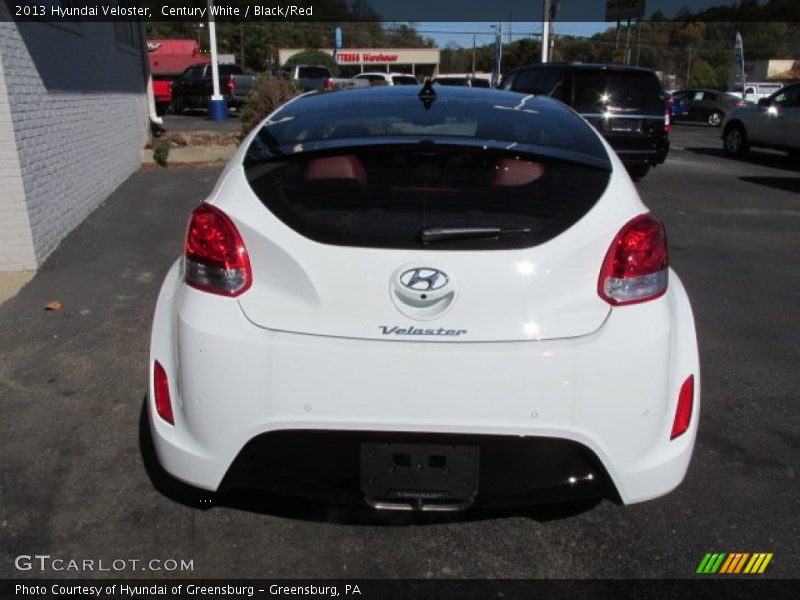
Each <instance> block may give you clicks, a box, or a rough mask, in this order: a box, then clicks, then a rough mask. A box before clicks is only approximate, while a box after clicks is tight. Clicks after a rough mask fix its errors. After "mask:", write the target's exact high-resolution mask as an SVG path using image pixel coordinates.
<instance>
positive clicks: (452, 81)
mask: <svg viewBox="0 0 800 600" xmlns="http://www.w3.org/2000/svg"><path fill="white" fill-rule="evenodd" d="M433 83H438V84H439V85H457V86H461V87H476V88H490V87H492V85H491V83H490V82H489V80H488V79H485V78H483V77H472V76H470V75H439V76H437V77H435V78H434V80H433Z"/></svg>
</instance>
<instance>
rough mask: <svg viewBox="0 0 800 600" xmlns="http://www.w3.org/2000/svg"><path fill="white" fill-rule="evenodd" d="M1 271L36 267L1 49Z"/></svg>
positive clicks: (28, 269)
mask: <svg viewBox="0 0 800 600" xmlns="http://www.w3.org/2000/svg"><path fill="white" fill-rule="evenodd" d="M0 184H1V188H2V192H0V243H2V248H1V249H0V271H30V270H33V269H35V268H36V255H35V253H34V250H33V238H32V237H31V226H30V221H29V220H28V207H27V206H26V204H25V188H24V186H23V185H22V174H21V173H20V168H19V158H18V156H17V144H16V141H15V140H14V126H13V123H12V122H11V110H10V108H9V105H8V94H7V90H6V79H5V76H4V74H3V53H2V52H0Z"/></svg>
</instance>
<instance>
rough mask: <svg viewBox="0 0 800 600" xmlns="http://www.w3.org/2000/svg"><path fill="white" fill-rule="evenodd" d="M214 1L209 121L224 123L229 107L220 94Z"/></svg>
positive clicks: (210, 28) (210, 15)
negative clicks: (211, 91)
mask: <svg viewBox="0 0 800 600" xmlns="http://www.w3.org/2000/svg"><path fill="white" fill-rule="evenodd" d="M213 7H214V0H208V42H209V44H210V45H211V89H212V90H213V93H212V95H211V99H210V100H209V101H208V120H209V121H224V120H225V119H227V118H228V105H227V104H226V103H225V98H223V97H222V95H221V94H220V93H219V59H218V58H217V25H216V23H215V22H214V13H213V12H212V8H213Z"/></svg>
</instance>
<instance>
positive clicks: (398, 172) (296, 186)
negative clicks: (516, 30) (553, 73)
mask: <svg viewBox="0 0 800 600" xmlns="http://www.w3.org/2000/svg"><path fill="white" fill-rule="evenodd" d="M379 89H380V91H381V92H383V91H384V90H387V89H402V88H375V89H373V90H370V91H369V92H375V91H376V90H379ZM456 89H457V88H456ZM466 91H468V90H466ZM369 92H366V91H365V92H363V93H369ZM360 93H361V92H358V91H353V92H347V93H342V94H340V96H342V97H346V98H353V99H354V101H353V102H352V103H350V104H351V106H352V110H354V111H355V112H356V113H358V115H355V114H354V115H351V117H352V118H347V117H342V118H341V119H340V120H339V121H338V122H337V121H336V119H331V117H330V115H335V114H340V113H338V112H337V110H336V109H337V108H340V109H341V110H345V108H344V107H345V106H346V105H342V106H341V107H337V106H334V107H328V110H327V111H319V115H320V116H319V119H320V122H325V123H331V122H332V125H333V127H334V131H333V132H332V133H331V134H330V135H328V136H327V137H326V138H325V139H324V140H319V141H317V142H314V143H309V144H295V145H293V146H289V145H280V146H278V145H277V144H279V143H280V141H281V139H282V138H286V137H288V138H289V139H290V140H295V139H297V137H298V136H299V137H301V138H302V137H303V136H307V135H308V132H309V130H310V129H313V128H314V127H315V126H316V125H318V124H319V123H318V124H313V123H312V124H311V125H309V126H303V127H300V121H299V119H300V117H299V116H296V115H303V118H304V119H306V121H307V120H308V119H311V117H310V115H313V114H317V113H316V111H314V110H313V109H314V108H317V107H315V106H314V103H311V106H305V107H304V106H302V105H301V106H300V107H295V110H297V112H296V113H295V114H294V115H292V114H287V115H284V116H283V117H282V116H281V115H280V114H279V115H276V116H274V117H273V120H272V123H273V125H268V126H265V128H264V130H263V131H262V133H261V135H260V136H258V137H257V138H256V139H255V141H254V142H253V145H252V147H251V148H250V152H249V154H248V157H247V159H246V160H245V164H244V169H243V170H237V171H234V172H233V173H232V177H229V179H228V181H226V183H225V184H224V186H223V188H222V190H221V192H220V193H221V195H222V196H225V195H226V194H227V193H228V192H227V190H228V189H229V190H231V194H233V193H234V190H235V192H236V193H242V192H241V190H242V189H243V187H244V188H245V189H249V193H252V195H253V196H254V201H253V202H251V203H231V205H230V208H229V207H227V206H225V207H223V208H224V209H225V210H227V211H228V212H229V214H230V215H231V217H232V218H233V219H234V220H235V221H236V223H237V227H238V228H239V230H240V232H241V234H242V236H243V238H244V241H245V245H246V246H247V249H248V252H249V256H250V261H251V263H252V269H253V284H252V287H251V289H249V290H248V291H247V292H246V293H245V294H243V295H242V296H241V297H240V298H239V302H240V305H241V307H242V309H243V311H244V313H245V315H246V316H247V318H248V319H249V320H250V321H252V322H253V323H255V324H257V325H259V326H261V327H265V328H269V329H275V330H282V331H289V332H297V333H305V334H314V335H328V336H340V337H349V338H360V339H375V340H392V341H419V342H447V341H450V342H453V341H468V342H477V341H516V340H531V339H554V338H569V337H575V336H581V335H586V334H589V333H592V332H594V331H596V330H597V329H598V328H599V327H601V326H602V324H603V322H604V321H605V319H606V317H607V316H608V313H609V310H610V309H609V306H608V304H606V303H605V302H603V301H602V300H601V299H600V298H599V297H598V293H597V278H598V275H599V269H600V265H601V263H602V261H603V257H604V255H605V253H606V251H607V249H608V245H609V243H610V240H611V238H612V237H613V235H614V234H615V233H616V229H617V228H618V227H619V224H620V217H622V218H625V216H626V215H627V214H629V213H630V210H631V207H630V203H628V202H626V201H625V194H619V192H620V190H616V192H615V191H614V190H612V191H607V188H608V187H609V180H610V175H611V171H610V165H609V163H608V156H607V153H606V152H605V150H604V148H603V147H602V144H601V143H600V141H599V140H598V139H597V137H596V136H595V135H594V134H593V132H592V131H591V130H590V129H589V128H588V127H586V125H585V124H583V123H582V121H581V120H580V119H577V118H575V116H574V115H573V114H572V113H570V112H569V111H567V110H566V109H564V108H563V106H561V105H559V103H557V102H554V101H552V100H550V99H544V100H536V101H534V102H532V105H531V106H529V108H528V111H529V112H527V113H521V114H516V113H506V112H505V111H503V112H500V111H497V113H498V116H502V117H503V119H502V120H497V121H496V123H494V125H493V126H494V127H495V128H497V127H501V126H502V127H506V126H509V125H515V124H516V121H517V120H518V119H520V118H522V119H526V120H529V119H531V118H532V117H534V116H535V118H536V122H537V123H543V124H544V125H543V127H544V128H543V129H542V128H539V129H533V128H532V129H531V131H530V133H531V136H532V137H530V138H528V139H526V137H525V135H523V134H524V132H520V131H517V132H516V133H514V132H507V133H506V135H509V136H510V135H514V136H516V139H517V140H520V141H521V142H526V141H528V142H530V141H535V140H538V141H549V142H551V143H552V144H555V143H556V142H559V143H560V144H561V146H563V147H557V146H554V145H547V146H545V145H540V146H536V145H533V144H530V143H518V142H514V143H511V144H509V143H508V142H500V141H498V140H496V139H495V137H499V135H498V136H494V135H492V131H489V130H483V131H478V130H476V124H475V123H474V116H467V115H470V113H469V110H473V109H474V107H472V106H471V105H469V104H468V105H467V106H465V107H464V108H465V111H466V112H465V113H464V115H465V116H464V120H462V119H461V118H460V116H459V115H460V113H459V107H458V106H455V105H452V104H451V105H450V106H447V103H445V102H441V100H436V101H435V102H434V103H433V107H431V108H430V109H429V110H428V111H427V112H425V109H424V108H423V109H422V112H420V113H419V114H417V117H418V118H416V119H415V121H414V122H412V121H411V120H409V119H407V120H406V121H405V123H404V122H402V121H401V120H398V119H395V120H394V121H393V125H392V128H391V130H392V131H393V132H394V133H397V132H398V131H399V130H401V129H404V128H405V131H406V133H407V135H394V136H386V137H382V136H370V135H369V133H370V127H372V130H371V131H372V132H375V131H376V128H377V124H376V123H371V122H370V116H369V113H370V112H371V111H372V110H374V111H375V112H376V119H385V118H387V117H386V116H385V115H386V113H387V112H388V113H390V112H391V110H390V108H391V107H389V106H387V107H384V108H383V109H382V108H381V106H380V103H378V105H377V106H366V107H365V106H364V105H359V103H358V102H357V101H355V99H356V98H357V96H358V94H360ZM459 93H461V92H460V90H459ZM485 94H487V98H488V99H489V101H490V102H491V104H490V108H492V109H493V110H497V108H502V106H503V105H504V104H506V103H509V104H511V105H517V106H519V105H520V99H522V98H523V96H521V95H519V94H505V93H500V92H486V93H485ZM331 96H333V95H332V94H331ZM509 97H510V98H509ZM301 102H303V100H300V101H297V102H296V103H292V104H290V105H289V106H292V105H294V104H300V103H301ZM413 102H414V105H413V107H414V109H416V108H417V101H416V99H415V100H414V101H413ZM526 102H527V101H526ZM306 104H308V103H307V102H306ZM437 104H438V105H439V107H438V111H441V112H442V116H443V120H440V119H439V116H437V115H436V114H435V113H434V114H431V111H433V110H434V109H436V108H437ZM553 107H556V109H557V110H551V109H552V108H553ZM475 112H476V113H479V112H480V111H475ZM549 113H552V114H549ZM378 115H379V116H378ZM444 115H447V116H444ZM326 119H327V120H326ZM466 119H473V123H472V125H471V127H472V128H471V129H470V125H469V122H468V121H467V120H466ZM565 119H566V120H565ZM292 127H298V129H297V131H296V132H295V133H292V132H291V128H292ZM326 127H327V125H326ZM287 129H288V130H290V131H287ZM551 129H552V132H554V135H555V134H557V135H559V136H562V137H561V138H555V137H550V138H548V135H549V134H550V132H551ZM337 131H338V133H336V132H337ZM420 131H424V132H425V133H427V134H428V135H425V136H420V135H419V133H420ZM455 131H460V132H461V133H462V135H461V136H456V135H452V134H453V133H454V132H455ZM385 132H387V133H388V132H389V130H388V129H387V130H385ZM412 133H413V134H414V135H412ZM476 133H479V134H481V135H482V136H484V137H482V138H480V139H481V141H480V142H479V143H476V138H475V134H476ZM494 133H495V134H497V133H498V131H496V130H495V131H494ZM470 134H471V135H470ZM564 136H566V137H564ZM586 136H588V138H586ZM584 138H586V139H584ZM592 140H593V141H592ZM567 147H569V148H573V149H574V150H566V148H567ZM575 150H584V151H585V152H586V153H579V152H576V151H575ZM243 179H244V180H246V181H243ZM624 191H627V190H624ZM606 193H611V194H614V195H617V196H620V200H618V201H617V202H615V203H608V204H609V205H610V207H611V208H610V210H608V209H606V210H603V211H598V210H593V209H594V208H595V207H596V205H597V203H598V201H599V199H600V198H601V197H602V196H603V195H604V194H606ZM634 197H635V196H634ZM255 199H257V201H255ZM241 206H246V207H247V208H239V207H241ZM589 213H592V214H593V215H595V218H594V219H590V218H587V215H589ZM623 222H624V221H623ZM598 224H600V226H599V227H598Z"/></svg>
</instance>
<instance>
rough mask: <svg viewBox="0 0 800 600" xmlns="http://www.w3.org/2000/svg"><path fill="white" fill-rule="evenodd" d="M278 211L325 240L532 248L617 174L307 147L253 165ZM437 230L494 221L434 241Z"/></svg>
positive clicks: (425, 152)
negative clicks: (318, 150) (474, 233)
mask: <svg viewBox="0 0 800 600" xmlns="http://www.w3.org/2000/svg"><path fill="white" fill-rule="evenodd" d="M246 174H247V178H248V180H249V182H250V185H251V187H252V189H253V191H254V192H255V194H256V195H257V196H258V198H260V199H261V201H262V202H263V203H264V204H265V205H266V206H267V208H269V210H270V211H272V213H273V214H274V215H275V216H276V217H277V218H278V219H280V220H281V221H283V222H284V223H285V224H286V225H288V226H289V227H291V228H292V229H294V230H295V231H296V232H298V233H300V234H301V235H303V236H305V237H307V238H310V239H312V240H315V241H317V242H321V243H325V244H335V245H341V246H360V247H372V248H403V249H421V248H425V249H431V250H473V249H488V250H493V249H510V248H525V247H531V246H534V245H537V244H540V243H542V242H545V241H547V240H549V239H551V238H553V237H555V236H556V235H558V234H559V233H561V232H563V231H565V230H566V229H568V228H569V227H571V226H572V225H573V224H574V223H575V222H577V221H578V219H580V218H581V217H582V216H583V215H584V214H586V212H588V211H589V209H590V208H591V207H592V206H594V204H595V203H596V202H597V200H598V198H599V197H600V196H601V194H602V193H603V190H604V189H605V187H606V185H607V183H608V178H609V172H608V171H607V170H604V169H599V168H595V167H588V166H584V165H579V164H575V163H570V162H566V161H561V160H555V159H550V158H541V157H534V156H526V155H521V154H518V153H509V152H502V151H487V150H486V149H481V148H465V147H463V146H437V147H436V148H435V149H432V148H426V147H420V146H419V145H416V144H409V145H400V146H374V147H357V148H355V147H351V148H347V149H341V150H340V151H337V152H324V153H314V154H307V153H302V154H298V155H294V156H292V157H287V158H286V159H283V160H273V161H269V162H263V163H259V164H252V165H250V166H249V167H247V168H246ZM437 228H444V229H449V230H452V229H453V228H470V229H473V230H474V228H493V229H496V230H499V231H495V232H493V233H488V234H487V235H485V236H484V235H481V234H479V235H478V236H477V237H472V236H470V235H467V236H466V237H461V238H458V237H457V238H456V239H452V238H445V239H439V240H435V241H431V240H430V239H426V233H425V232H430V231H432V230H436V229H437Z"/></svg>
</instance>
